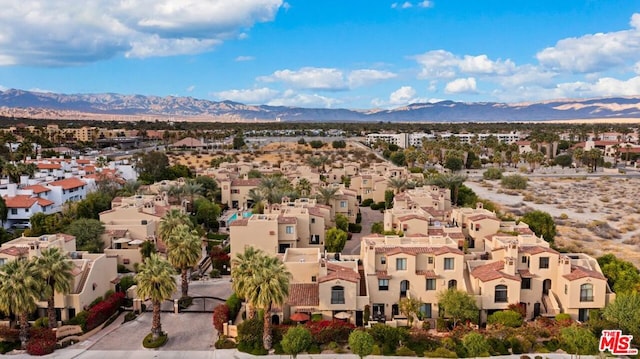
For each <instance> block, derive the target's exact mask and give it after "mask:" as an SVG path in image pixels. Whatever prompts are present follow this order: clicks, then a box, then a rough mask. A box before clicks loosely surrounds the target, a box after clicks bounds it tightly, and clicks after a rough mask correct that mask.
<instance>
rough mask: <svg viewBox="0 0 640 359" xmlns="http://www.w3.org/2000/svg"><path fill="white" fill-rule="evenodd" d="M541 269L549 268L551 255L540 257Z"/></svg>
mask: <svg viewBox="0 0 640 359" xmlns="http://www.w3.org/2000/svg"><path fill="white" fill-rule="evenodd" d="M538 268H540V269H548V268H549V257H540V266H539V267H538Z"/></svg>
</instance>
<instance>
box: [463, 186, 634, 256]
mask: <svg viewBox="0 0 640 359" xmlns="http://www.w3.org/2000/svg"><path fill="white" fill-rule="evenodd" d="M465 184H466V185H467V186H468V187H470V188H472V189H473V190H474V191H475V192H476V193H477V194H478V195H479V196H480V197H482V198H484V199H488V200H490V201H492V202H495V203H496V204H498V205H500V207H501V208H502V210H503V211H504V213H511V214H513V215H514V216H516V217H518V216H521V215H523V214H524V213H526V212H528V211H531V210H541V211H545V212H548V213H549V214H551V215H552V216H553V217H554V219H555V222H556V226H557V232H558V234H557V236H556V238H555V242H556V245H557V246H558V247H560V248H565V249H567V250H568V251H572V252H585V253H588V254H591V255H593V256H596V257H597V256H600V255H603V254H607V253H612V254H614V255H616V256H617V257H619V258H623V259H625V260H628V261H630V262H632V263H634V264H635V265H636V266H640V225H639V224H638V223H640V202H638V201H637V200H636V191H637V188H638V185H640V179H638V178H621V177H609V176H606V175H601V176H594V177H585V176H575V177H542V178H535V177H530V178H529V182H528V187H527V189H526V190H522V191H511V190H509V191H506V190H503V189H502V188H501V187H500V184H499V182H498V181H475V182H474V181H468V182H467V183H465Z"/></svg>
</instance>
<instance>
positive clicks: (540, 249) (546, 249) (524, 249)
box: [518, 246, 560, 254]
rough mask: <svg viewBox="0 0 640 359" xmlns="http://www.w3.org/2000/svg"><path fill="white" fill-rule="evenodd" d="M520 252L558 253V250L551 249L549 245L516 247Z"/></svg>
mask: <svg viewBox="0 0 640 359" xmlns="http://www.w3.org/2000/svg"><path fill="white" fill-rule="evenodd" d="M518 251H519V252H520V253H527V254H540V253H545V252H546V253H552V254H560V253H558V251H556V250H554V249H551V248H549V247H543V246H522V247H520V248H519V249H518Z"/></svg>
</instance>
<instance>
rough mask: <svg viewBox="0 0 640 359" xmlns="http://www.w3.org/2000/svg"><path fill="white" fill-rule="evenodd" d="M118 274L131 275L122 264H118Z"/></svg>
mask: <svg viewBox="0 0 640 359" xmlns="http://www.w3.org/2000/svg"><path fill="white" fill-rule="evenodd" d="M118 273H131V271H130V270H129V268H127V267H125V265H124V264H118Z"/></svg>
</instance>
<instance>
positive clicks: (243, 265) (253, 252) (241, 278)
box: [231, 247, 264, 319]
mask: <svg viewBox="0 0 640 359" xmlns="http://www.w3.org/2000/svg"><path fill="white" fill-rule="evenodd" d="M263 256H264V253H263V252H262V251H261V250H259V249H255V248H254V247H247V248H245V250H244V252H242V253H238V255H237V256H236V258H233V260H232V261H231V268H232V270H231V282H232V284H231V288H232V289H233V291H234V293H236V295H237V296H238V298H241V299H243V300H245V302H246V304H247V318H248V319H251V318H253V316H254V314H255V312H254V310H253V309H254V308H253V303H250V302H248V300H247V299H248V297H249V294H250V293H251V291H253V290H254V288H255V287H254V282H255V280H254V277H255V275H256V273H257V271H258V269H259V267H258V266H259V261H258V258H260V257H263Z"/></svg>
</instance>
